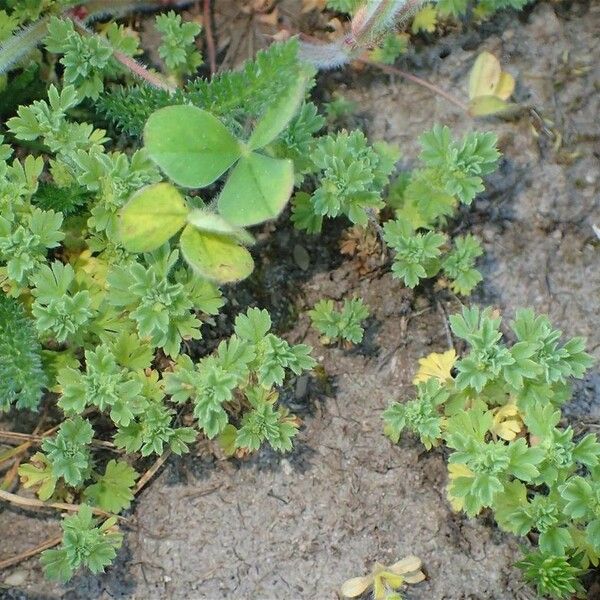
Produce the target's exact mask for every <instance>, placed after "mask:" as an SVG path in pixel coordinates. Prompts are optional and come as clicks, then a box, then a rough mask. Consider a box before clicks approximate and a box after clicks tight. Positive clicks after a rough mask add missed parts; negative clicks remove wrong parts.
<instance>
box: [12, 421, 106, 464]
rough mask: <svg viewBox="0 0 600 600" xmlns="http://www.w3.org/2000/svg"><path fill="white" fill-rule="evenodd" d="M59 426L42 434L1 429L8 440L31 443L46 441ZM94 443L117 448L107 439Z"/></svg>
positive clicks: (103, 446)
mask: <svg viewBox="0 0 600 600" xmlns="http://www.w3.org/2000/svg"><path fill="white" fill-rule="evenodd" d="M57 429H58V427H53V428H52V429H49V430H48V431H46V432H44V433H42V434H41V435H35V434H33V433H18V432H16V431H0V438H4V439H8V440H25V441H27V442H28V443H29V445H31V444H39V443H41V442H43V441H44V438H46V437H48V436H49V435H52V434H53V433H54V432H55V431H56V430H57ZM91 443H92V445H94V446H100V447H102V448H108V449H110V450H116V449H115V445H114V444H113V443H112V442H107V441H105V440H96V439H93V440H92V442H91ZM1 457H2V455H0V462H2V458H1Z"/></svg>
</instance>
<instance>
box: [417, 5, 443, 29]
mask: <svg viewBox="0 0 600 600" xmlns="http://www.w3.org/2000/svg"><path fill="white" fill-rule="evenodd" d="M436 25H437V11H436V10H435V8H434V7H433V6H432V5H431V4H426V5H425V6H424V7H423V8H422V9H421V10H420V11H419V12H417V14H416V15H415V16H414V18H413V22H412V26H411V30H412V32H413V33H419V31H426V32H427V33H433V32H434V31H435V27H436Z"/></svg>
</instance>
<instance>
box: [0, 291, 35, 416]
mask: <svg viewBox="0 0 600 600" xmlns="http://www.w3.org/2000/svg"><path fill="white" fill-rule="evenodd" d="M41 349H42V348H41V346H40V343H39V342H38V339H37V334H36V331H35V327H34V324H33V321H32V320H31V319H29V318H28V317H27V316H26V314H25V311H24V309H23V306H22V305H21V303H20V302H19V301H18V300H15V299H14V298H9V297H7V296H6V295H5V294H0V411H5V410H8V409H9V408H10V407H11V405H12V404H16V407H17V408H29V409H36V408H37V406H38V403H39V401H40V398H41V397H42V390H43V388H44V386H45V385H46V375H45V373H44V371H43V369H42V359H41Z"/></svg>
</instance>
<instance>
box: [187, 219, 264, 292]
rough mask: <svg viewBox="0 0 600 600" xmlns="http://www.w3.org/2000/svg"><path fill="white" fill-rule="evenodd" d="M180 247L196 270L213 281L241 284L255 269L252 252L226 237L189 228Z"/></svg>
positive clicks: (189, 226)
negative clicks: (239, 282) (238, 282)
mask: <svg viewBox="0 0 600 600" xmlns="http://www.w3.org/2000/svg"><path fill="white" fill-rule="evenodd" d="M179 246H180V248H181V253H182V254H183V258H185V260H186V262H187V263H188V264H189V265H190V266H191V267H192V269H193V270H194V271H195V272H196V273H198V274H199V275H200V276H202V277H204V278H205V279H209V280H210V281H217V282H219V283H232V282H234V281H240V280H242V279H245V278H246V277H248V275H250V273H252V270H253V269H254V261H253V260H252V256H251V255H250V253H249V252H248V250H246V248H244V247H243V246H241V245H240V244H238V242H237V241H236V240H235V239H233V238H231V237H228V236H225V235H218V234H216V233H209V232H206V231H199V230H197V229H195V228H194V227H192V226H191V225H188V226H187V227H186V228H185V229H184V230H183V233H182V234H181V238H180V239H179Z"/></svg>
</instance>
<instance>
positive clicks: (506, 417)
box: [491, 404, 523, 442]
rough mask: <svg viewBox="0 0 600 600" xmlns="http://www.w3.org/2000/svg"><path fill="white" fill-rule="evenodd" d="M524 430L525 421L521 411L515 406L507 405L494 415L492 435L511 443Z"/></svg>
mask: <svg viewBox="0 0 600 600" xmlns="http://www.w3.org/2000/svg"><path fill="white" fill-rule="evenodd" d="M522 428H523V421H522V420H521V415H520V413H519V409H518V408H517V407H516V406H515V405H514V404H505V405H504V406H501V407H500V408H498V409H497V410H496V411H495V413H494V423H493V425H492V429H491V431H492V433H494V434H496V435H497V436H498V437H499V438H502V439H503V440H506V441H507V442H510V441H512V440H514V439H515V438H516V437H517V434H519V433H520V432H521V429H522Z"/></svg>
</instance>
